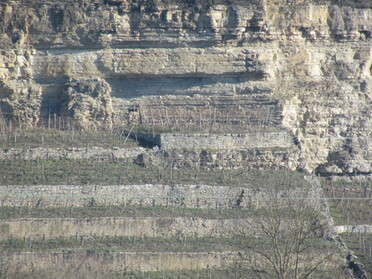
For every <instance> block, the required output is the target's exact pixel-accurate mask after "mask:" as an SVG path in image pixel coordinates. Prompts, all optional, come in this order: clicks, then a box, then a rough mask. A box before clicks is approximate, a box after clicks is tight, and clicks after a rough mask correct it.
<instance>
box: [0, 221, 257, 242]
mask: <svg viewBox="0 0 372 279" xmlns="http://www.w3.org/2000/svg"><path fill="white" fill-rule="evenodd" d="M248 222H249V221H248V219H221V220H220V219H204V218H194V217H92V218H22V219H9V220H0V240H6V239H14V238H18V239H19V238H20V239H53V238H71V237H117V236H136V237H203V236H212V237H227V236H230V235H233V234H236V233H239V232H240V231H241V230H238V231H235V230H236V229H237V228H238V227H242V228H243V227H244V228H246V230H247V233H252V232H251V231H250V230H248V228H247V226H248Z"/></svg>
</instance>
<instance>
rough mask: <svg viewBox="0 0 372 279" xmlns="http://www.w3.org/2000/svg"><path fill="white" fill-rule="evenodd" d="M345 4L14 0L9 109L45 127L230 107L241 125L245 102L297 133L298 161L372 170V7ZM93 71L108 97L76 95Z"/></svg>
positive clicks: (3, 33) (5, 61) (7, 47)
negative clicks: (69, 118) (55, 121)
mask: <svg viewBox="0 0 372 279" xmlns="http://www.w3.org/2000/svg"><path fill="white" fill-rule="evenodd" d="M208 3H209V2H208ZM338 3H339V4H338V5H334V4H333V2H332V1H327V0H322V1H311V0H295V1H286V2H283V1H279V0H267V1H259V0H257V1H250V2H249V3H246V2H244V3H243V2H238V1H232V3H225V2H223V1H220V2H219V3H216V4H214V5H209V4H207V2H202V1H199V2H197V3H196V5H189V4H188V3H187V1H178V2H172V3H169V2H168V1H152V0H147V1H139V2H137V1H103V0H96V1H93V0H80V1H58V0H53V1H48V2H45V1H27V0H22V1H5V2H4V1H2V3H1V4H0V26H1V29H0V37H1V39H0V51H1V55H0V81H1V87H0V99H1V110H2V113H3V114H4V116H5V117H14V118H17V117H18V118H19V119H21V120H23V121H26V122H27V123H29V124H34V123H36V122H37V121H38V119H39V118H40V117H42V116H45V115H48V114H53V113H62V112H65V111H66V109H67V110H69V108H71V107H74V109H73V115H74V116H75V117H76V118H78V119H79V120H81V121H80V123H81V125H82V126H84V125H87V123H91V122H94V123H96V124H97V123H98V122H100V123H102V124H105V125H107V124H111V123H112V122H115V123H117V122H130V121H132V122H133V121H134V122H138V121H142V120H143V121H145V124H146V119H149V115H150V116H151V119H152V120H151V121H154V122H159V123H164V121H165V120H164V119H168V121H173V120H172V119H173V118H172V117H170V116H171V115H179V116H180V117H181V118H182V117H183V118H184V119H188V118H187V116H188V115H194V116H196V117H195V118H198V117H199V123H201V122H202V121H201V118H202V117H203V119H204V118H207V119H216V116H218V112H221V111H224V112H226V113H225V114H223V113H220V115H219V116H218V117H221V118H220V119H228V120H226V121H227V122H229V121H230V122H231V124H232V125H234V123H235V122H234V121H231V119H232V118H234V117H233V116H234V115H235V116H236V115H237V114H236V111H239V109H240V110H241V113H240V114H238V115H240V118H243V115H244V116H245V117H246V118H250V117H252V119H256V120H255V121H253V122H252V123H253V124H255V125H258V126H259V125H264V126H265V127H267V126H269V127H270V126H275V127H278V128H286V129H288V130H289V131H291V132H292V133H293V135H294V137H295V143H296V144H297V146H298V148H299V150H300V152H299V153H298V154H299V155H298V156H294V158H293V159H292V162H291V166H293V168H297V169H304V170H306V171H310V172H311V171H314V170H317V171H318V172H321V173H332V174H351V173H370V172H371V171H372V162H371V158H372V143H371V131H372V129H371V121H372V120H371V114H372V109H371V107H372V100H371V95H372V76H371V74H372V5H371V2H370V1H364V2H363V1H352V2H351V1H339V2H338ZM87 79H89V80H90V81H94V82H95V83H97V82H98V83H99V84H101V85H102V84H104V86H103V87H104V88H105V89H104V90H103V91H102V92H104V93H103V95H102V98H101V99H99V98H95V97H94V96H93V97H92V96H90V95H89V94H88V95H87V94H81V92H80V93H78V94H77V95H79V94H80V95H79V96H80V97H81V98H83V99H84V100H80V101H79V100H76V101H73V102H74V105H71V102H70V101H71V100H68V99H66V98H65V97H64V96H65V95H64V92H70V91H69V89H67V91H66V90H65V91H64V88H66V86H67V88H68V87H69V86H70V88H72V87H74V86H75V85H76V84H79V83H80V84H84V83H86V80H87ZM71 80H74V83H75V85H74V86H72V85H71ZM66 84H67V85H66ZM68 84H69V85H68ZM109 88H111V93H110V90H109ZM83 91H84V92H85V91H86V90H85V89H84V90H83ZM77 95H76V96H77ZM217 97H218V98H219V99H218V100H219V104H218V105H217V104H216V103H215V102H214V101H213V100H214V99H211V98H217ZM61 98H62V99H63V102H61ZM244 98H246V99H249V101H243V103H242V104H243V105H242V106H240V107H239V108H238V109H236V108H233V107H232V106H231V104H233V103H234V99H236V100H237V101H236V102H237V103H239V104H240V102H241V101H239V100H242V99H244ZM88 99H89V100H90V99H91V100H90V101H89V100H88ZM246 99H245V100H246ZM211 100H212V101H211ZM255 100H256V101H257V102H255ZM264 100H266V101H264ZM269 100H271V103H270V102H268V101H269ZM111 103H112V105H111ZM149 104H151V105H149ZM224 104H225V105H224ZM261 104H262V105H261ZM144 107H145V108H149V107H151V109H142V110H141V108H144ZM164 108H166V109H165V113H162V112H164ZM199 108H203V110H199ZM263 108H264V109H266V110H262V109H263ZM161 111H162V112H161ZM216 111H217V112H216ZM252 111H253V112H255V114H253V115H251V114H249V112H252ZM262 111H264V112H262ZM156 112H157V113H156ZM206 112H208V113H206ZM260 113H262V114H260ZM278 113H279V116H280V117H279V118H278V117H277V115H278ZM97 115H98V116H99V117H98V118H97ZM164 115H165V116H166V118H164V117H165V116H164ZM229 115H232V116H231V117H229ZM258 115H259V116H267V119H268V120H267V121H264V122H262V123H259V124H257V118H261V119H262V118H264V117H257V116H258ZM80 116H81V117H80ZM79 117H80V118H79ZM146 117H147V118H146ZM217 120H218V119H217ZM224 121H225V120H224ZM226 121H225V122H226ZM220 122H223V121H222V120H221V121H220ZM175 123H176V124H180V123H186V122H185V121H184V122H182V121H181V122H177V121H175Z"/></svg>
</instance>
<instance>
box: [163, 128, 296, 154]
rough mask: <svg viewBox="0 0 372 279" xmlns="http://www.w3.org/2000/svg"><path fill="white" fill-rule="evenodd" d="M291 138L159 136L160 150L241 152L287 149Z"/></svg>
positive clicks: (277, 135)
mask: <svg viewBox="0 0 372 279" xmlns="http://www.w3.org/2000/svg"><path fill="white" fill-rule="evenodd" d="M291 142H292V141H291V137H290V135H289V134H288V133H287V132H285V131H282V132H255V133H247V134H161V135H160V145H161V148H162V149H165V150H172V149H207V150H209V149H212V150H236V149H238V150H241V149H243V150H244V149H252V148H289V147H290V146H291Z"/></svg>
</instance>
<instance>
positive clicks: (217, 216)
mask: <svg viewBox="0 0 372 279" xmlns="http://www.w3.org/2000/svg"><path fill="white" fill-rule="evenodd" d="M41 131H42V133H43V134H44V135H45V139H48V140H45V141H44V142H43V144H40V143H36V142H35V143H34V144H35V145H32V146H29V147H32V148H33V149H24V148H23V149H20V148H19V147H17V148H18V149H17V148H13V149H9V150H8V151H4V154H3V156H5V155H6V156H10V155H9V154H7V153H8V152H9V153H10V154H13V153H14V154H18V155H17V156H18V157H17V156H15V155H14V154H13V155H11V156H10V157H6V156H5V157H4V158H3V159H2V161H1V168H0V169H1V174H0V177H1V186H0V206H1V208H0V218H1V220H0V232H1V233H0V247H1V251H2V254H1V255H2V256H1V262H2V268H1V273H0V276H1V278H104V277H105V278H226V277H228V278H247V277H250V276H251V277H253V278H254V277H257V276H261V277H262V276H263V277H264V278H269V276H270V274H271V273H275V270H274V268H275V266H272V265H271V264H270V263H269V259H267V258H265V255H271V254H274V255H275V253H273V252H274V251H275V249H278V251H282V249H286V248H288V247H286V245H288V243H293V237H294V235H293V234H291V233H290V232H289V231H287V230H286V229H285V228H289V229H290V230H291V231H293V230H296V228H297V229H301V230H303V231H304V232H308V234H309V235H307V237H306V238H305V239H304V243H303V244H302V245H304V246H303V248H306V249H307V251H306V253H300V254H298V255H297V257H296V254H295V253H294V254H291V257H289V258H287V259H286V260H287V261H288V266H287V267H286V268H285V267H284V266H283V267H282V268H283V270H284V269H285V270H286V271H287V272H289V273H288V274H292V273H293V272H294V269H295V268H294V265H293V263H294V261H295V260H296V259H298V261H299V265H298V267H297V268H298V270H299V271H301V272H309V271H310V270H311V267H315V266H316V271H315V272H314V273H313V275H312V276H313V277H312V278H329V276H334V275H335V274H337V276H338V278H349V277H348V276H347V272H346V271H345V270H344V268H345V267H346V266H347V261H346V258H345V257H346V252H347V251H346V250H345V247H342V245H340V244H339V243H338V242H337V241H336V240H335V235H334V234H333V232H332V223H331V220H330V219H329V215H328V209H327V208H328V207H327V204H325V203H324V201H323V200H322V199H319V198H321V197H323V191H322V189H321V188H320V187H319V184H317V183H316V179H315V178H314V177H311V176H308V177H307V178H304V175H303V174H300V173H296V172H291V171H289V170H285V169H276V170H275V169H269V170H263V169H262V170H260V169H250V170H249V169H242V168H238V169H230V170H229V169H224V168H222V169H221V168H210V167H199V168H189V169H186V168H183V169H177V168H169V167H164V166H163V165H162V164H159V165H155V164H148V165H146V166H144V165H139V164H138V163H136V162H138V160H137V156H139V155H138V152H137V153H136V152H134V153H132V151H133V150H138V149H139V150H146V148H143V147H136V146H135V145H136V142H135V141H133V140H131V139H130V138H127V137H126V136H120V134H118V133H116V134H115V133H112V134H109V133H107V132H106V133H105V134H102V131H98V132H92V134H94V135H96V138H100V137H101V138H102V141H103V142H101V143H102V144H103V143H104V145H101V144H100V141H99V140H97V141H95V142H94V144H96V145H101V146H102V147H101V148H92V150H90V151H89V152H91V153H89V152H88V153H84V154H85V157H84V156H83V157H81V154H80V153H79V152H78V151H79V150H84V148H83V147H82V146H83V145H84V146H85V145H86V144H87V142H84V141H83V140H82V139H81V137H85V136H86V135H85V134H84V133H79V132H76V131H75V132H74V138H73V139H72V138H71V136H72V131H67V130H64V131H63V130H58V129H56V130H54V129H47V128H45V129H43V128H41ZM33 133H34V131H31V132H30V131H27V130H22V131H21V130H18V131H17V132H16V131H13V132H12V133H8V134H7V137H5V138H3V143H4V144H7V145H8V146H11V145H12V144H15V142H14V138H15V137H17V138H18V139H17V144H18V146H23V144H24V143H26V142H27V143H28V144H32V141H30V138H31V137H32V135H33ZM98 134H101V136H98ZM15 135H16V136H15ZM118 137H121V141H119V140H118ZM60 138H64V139H67V138H70V139H71V141H70V144H71V146H72V147H73V148H72V147H68V148H67V147H60V148H59V149H62V150H64V151H65V152H68V150H70V151H69V152H76V154H77V155H76V157H75V158H74V157H73V156H72V155H70V156H60V157H58V156H55V157H51V158H42V156H41V157H36V158H35V157H32V156H31V157H30V156H28V157H27V156H26V157H25V156H23V155H24V154H25V153H27V152H29V151H30V150H34V152H36V151H35V150H38V151H39V153H40V154H43V152H45V150H47V151H48V152H49V153H50V154H54V153H53V152H52V150H54V151H55V152H57V151H56V150H57V149H58V148H57V147H56V145H55V144H57V145H58V144H60V143H58V140H59V139H60ZM92 138H95V137H92ZM63 141H64V140H63ZM111 141H112V143H110V142H111ZM38 144H40V145H39V146H41V145H42V146H43V148H44V149H43V148H36V146H37V145H38ZM112 144H115V145H116V146H115V148H114V146H110V145H112ZM16 146H17V145H16ZM119 149H120V150H122V153H128V154H132V155H131V156H132V157H130V156H129V155H128V156H127V157H125V158H124V157H123V158H115V157H112V156H108V155H107V154H111V153H112V152H114V151H117V150H119ZM15 151H17V152H18V153H17V152H15ZM94 151H97V152H96V153H94ZM103 151H105V152H103ZM12 152H13V153H12ZM39 153H38V154H39ZM20 154H21V155H20ZM86 154H90V155H89V156H88V157H89V158H88V157H87V155H86ZM97 154H98V155H97ZM111 155H112V154H111ZM14 156H15V157H14ZM35 156H36V155H35ZM314 179H315V180H314ZM307 218H308V219H307ZM310 221H311V222H312V223H310ZM315 221H316V223H314V222H315ZM280 224H283V225H284V227H282V225H280ZM276 225H279V226H280V230H279V231H278V236H277V237H278V238H275V239H277V240H280V241H281V242H280V246H278V247H275V245H274V244H273V242H272V241H273V239H272V238H270V235H267V234H265V230H263V229H262V226H267V228H270V232H271V230H272V229H273V227H272V226H276ZM299 225H301V226H299ZM284 235H287V236H286V237H283V236H284ZM297 236H298V235H297ZM289 237H290V238H291V239H288V238H289ZM331 239H333V240H331ZM318 264H319V265H318ZM299 271H298V272H299ZM287 276H292V275H287Z"/></svg>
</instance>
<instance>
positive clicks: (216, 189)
mask: <svg viewBox="0 0 372 279" xmlns="http://www.w3.org/2000/svg"><path fill="white" fill-rule="evenodd" d="M273 195H277V196H279V197H290V198H291V197H292V198H293V197H294V198H296V197H309V198H315V197H321V195H322V190H321V188H318V187H309V188H294V189H282V190H279V189H273V190H265V189H253V188H249V187H227V186H209V185H161V184H155V185H154V184H145V185H26V186H25V185H5V186H0V206H27V207H36V206H39V207H43V206H48V207H70V206H77V207H78V206H89V205H91V204H94V205H107V206H108V205H115V206H129V205H140V206H177V207H189V208H236V207H239V208H256V207H259V206H260V203H262V202H263V203H265V202H267V200H269V199H271V198H273ZM299 201H302V200H299ZM312 201H313V202H314V203H318V202H319V201H318V200H316V199H313V200H312Z"/></svg>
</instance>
